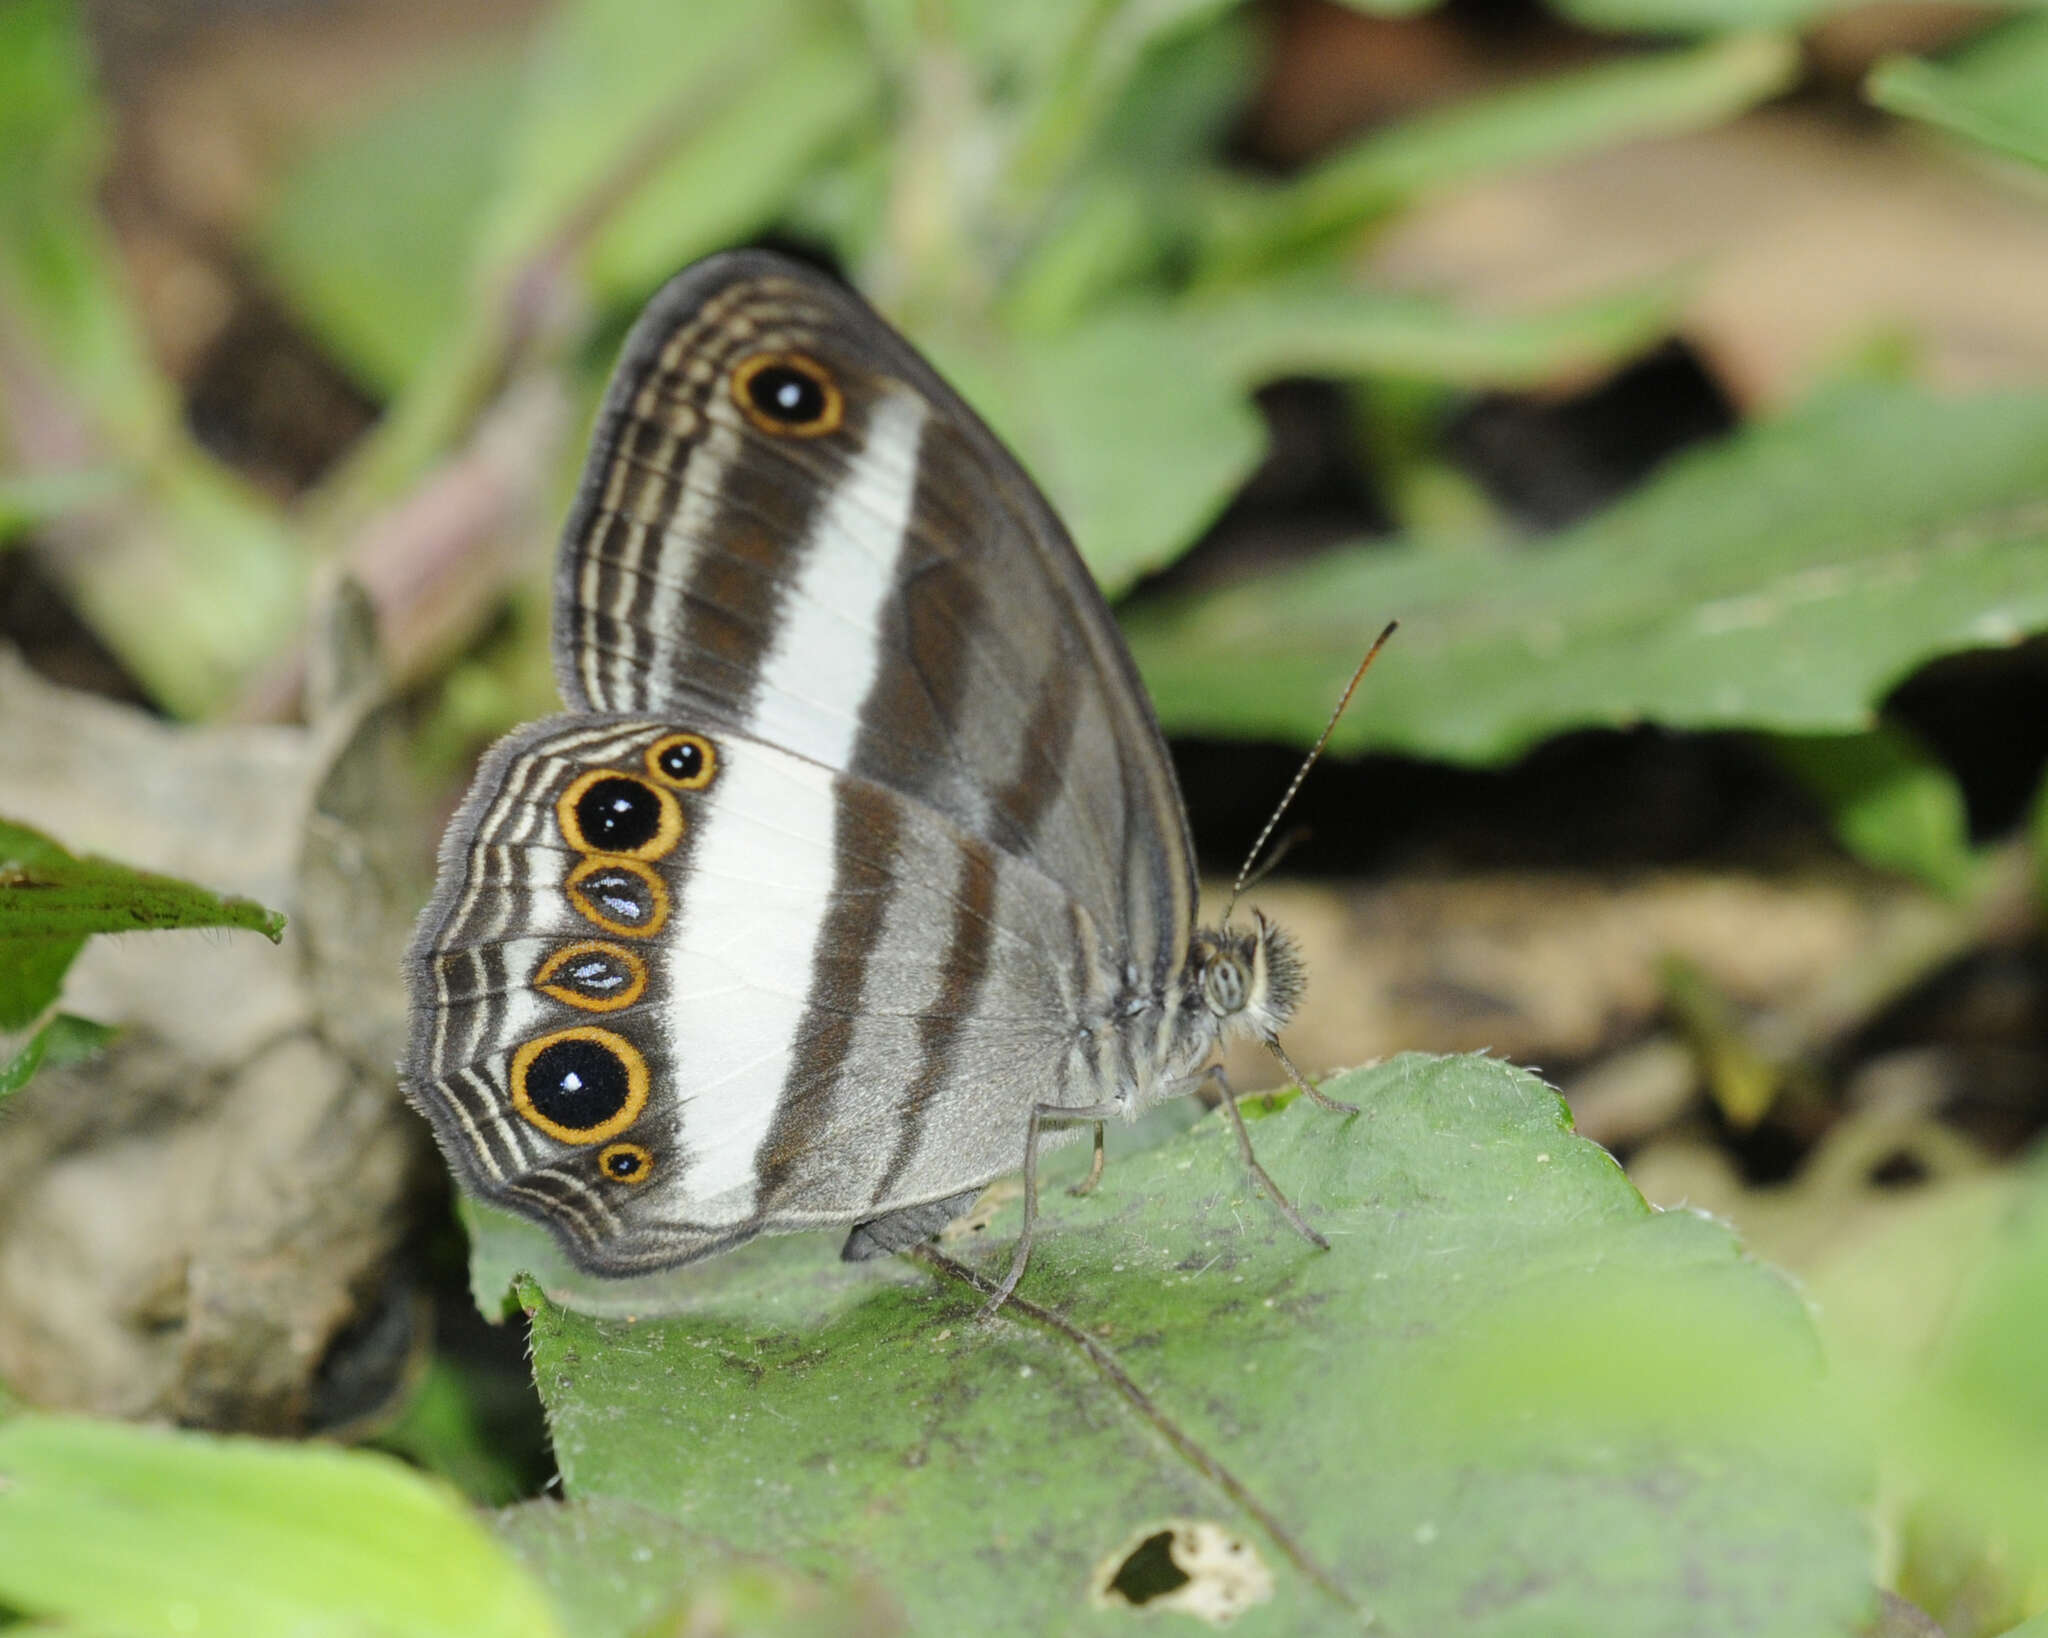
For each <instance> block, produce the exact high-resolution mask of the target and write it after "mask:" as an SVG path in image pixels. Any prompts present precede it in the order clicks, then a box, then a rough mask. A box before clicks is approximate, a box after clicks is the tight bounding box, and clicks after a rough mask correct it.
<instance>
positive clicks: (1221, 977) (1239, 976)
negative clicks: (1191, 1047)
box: [1202, 950, 1251, 1018]
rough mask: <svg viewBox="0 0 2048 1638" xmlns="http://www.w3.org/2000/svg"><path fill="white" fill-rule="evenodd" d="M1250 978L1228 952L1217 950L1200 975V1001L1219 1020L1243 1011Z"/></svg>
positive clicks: (1235, 958)
mask: <svg viewBox="0 0 2048 1638" xmlns="http://www.w3.org/2000/svg"><path fill="white" fill-rule="evenodd" d="M1250 982H1251V981H1250V978H1249V976H1248V975H1247V974H1246V972H1245V970H1244V963H1243V962H1242V961H1240V960H1238V958H1237V956H1236V955H1235V954H1233V953H1232V952H1231V951H1228V950H1219V951H1218V952H1217V953H1216V958H1215V959H1214V960H1213V961H1211V962H1210V963H1209V965H1208V967H1207V968H1205V969H1204V970H1203V973H1202V999H1203V1000H1204V1001H1206V1002H1208V1004H1209V1010H1210V1011H1211V1012H1213V1013H1215V1014H1216V1015H1217V1016H1218V1017H1219V1018H1227V1017H1229V1016H1230V1015H1231V1014H1232V1013H1235V1012H1242V1011H1244V1004H1245V997H1246V995H1247V993H1248V991H1249V988H1250Z"/></svg>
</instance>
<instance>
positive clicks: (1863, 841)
mask: <svg viewBox="0 0 2048 1638" xmlns="http://www.w3.org/2000/svg"><path fill="white" fill-rule="evenodd" d="M1773 749H1774V750H1775V751H1776V753H1777V755H1778V758H1779V760H1781V761H1782V762H1784V763H1785V765H1786V766H1787V767H1789V768H1790V769H1791V770H1792V771H1793V773H1795V774H1796V775H1797V776H1798V777H1799V778H1800V780H1801V781H1803V782H1804V783H1805V785H1806V787H1807V789H1808V790H1810V791H1812V792H1813V794H1814V795H1815V796H1816V797H1818V798H1819V799H1820V801H1821V802H1822V803H1823V804H1824V805H1825V806H1826V808H1827V810H1828V813H1829V815H1830V816H1831V817H1832V819H1833V820H1834V824H1835V831H1836V833H1837V834H1838V835H1839V836H1840V837H1841V839H1842V845H1843V846H1844V847H1846V848H1848V850H1849V851H1850V852H1851V853H1853V854H1855V855H1856V857H1857V858H1859V859H1861V860H1863V861H1864V863H1866V864H1870V865H1875V866H1876V867H1877V868H1878V869H1879V870H1893V871H1897V872H1899V873H1900V874H1902V875H1907V876H1912V877H1915V878H1917V879H1918V880H1920V881H1923V882H1925V883H1926V884H1927V885H1928V886H1929V887H1932V888H1933V889H1935V891H1937V892H1940V893H1947V894H1949V895H1951V896H1958V897H1959V896H1960V895H1962V894H1963V893H1964V892H1965V891H1967V890H1968V888H1969V886H1970V884H1971V883H1972V882H1973V881H1975V880H1976V877H1977V860H1976V858H1975V856H1974V855H1973V854H1972V853H1971V851H1970V816H1969V811H1968V809H1967V808H1966V807H1965V806H1964V803H1963V793H1962V790H1961V788H1960V787H1959V786H1958V785H1957V784H1956V781H1955V778H1954V776H1953V775H1952V774H1950V773H1949V771H1948V770H1947V769H1946V768H1944V767H1943V766H1942V765H1941V764H1940V763H1939V762H1937V761H1935V760H1934V759H1933V758H1932V757H1930V756H1929V755H1928V754H1927V752H1926V750H1925V749H1924V748H1922V747H1921V746H1920V745H1919V744H1917V743H1916V742H1915V741H1914V740H1913V739H1912V737H1911V736H1910V735H1908V734H1905V733H1903V732H1901V731H1899V730H1898V729H1894V728H1879V729H1877V730H1875V731H1873V732H1871V733H1867V734H1817V735H1804V736H1802V735H1789V734H1788V735H1781V736H1779V737H1778V738H1777V739H1776V740H1774V741H1773Z"/></svg>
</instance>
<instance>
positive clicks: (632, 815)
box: [576, 779, 661, 853]
mask: <svg viewBox="0 0 2048 1638" xmlns="http://www.w3.org/2000/svg"><path fill="white" fill-rule="evenodd" d="M576 822H577V825H578V827H579V828H580V829H581V830H582V832H583V839H584V840H585V841H586V842H588V843H590V845H591V846H593V847H594V848H596V849H597V850H598V852H600V853H631V852H632V851H633V849H635V848H636V847H645V846H646V845H647V843H648V841H649V839H650V838H652V837H653V836H654V835H655V833H656V832H658V831H659V830H660V829H661V801H660V798H658V797H657V796H656V795H655V794H654V792H652V791H651V790H649V789H648V788H647V787H646V786H645V785H643V784H641V783H640V781H639V780H637V779H600V780H599V781H598V782H597V783H596V784H595V785H592V786H591V787H590V789H589V790H587V791H585V792H584V793H583V794H582V796H581V797H579V798H578V799H577V802H576Z"/></svg>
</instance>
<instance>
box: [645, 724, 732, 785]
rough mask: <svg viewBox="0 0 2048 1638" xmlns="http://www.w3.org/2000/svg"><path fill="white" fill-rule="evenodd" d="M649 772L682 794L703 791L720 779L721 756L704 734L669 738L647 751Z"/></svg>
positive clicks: (678, 735)
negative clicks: (719, 762)
mask: <svg viewBox="0 0 2048 1638" xmlns="http://www.w3.org/2000/svg"><path fill="white" fill-rule="evenodd" d="M647 771H648V772H649V773H650V774H652V775H653V776H654V777H655V778H656V779H658V780H660V781H661V782H662V783H663V784H664V785H673V786H674V787H675V788H676V789H677V790H679V791H701V790H702V789H703V788H704V787H705V786H706V785H708V784H710V783H711V781H712V780H714V779H716V778H717V777H718V752H717V750H716V748H714V747H713V745H712V743H711V741H710V740H708V739H706V738H705V737H704V736H703V735H702V734H667V735H664V736H663V737H662V738H660V739H657V740H656V741H655V742H654V743H653V744H652V745H650V746H648V747H647Z"/></svg>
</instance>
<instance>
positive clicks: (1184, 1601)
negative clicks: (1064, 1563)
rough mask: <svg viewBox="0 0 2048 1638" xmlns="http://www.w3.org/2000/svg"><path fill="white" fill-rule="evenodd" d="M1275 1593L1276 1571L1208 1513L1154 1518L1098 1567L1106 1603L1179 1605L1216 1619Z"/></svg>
mask: <svg viewBox="0 0 2048 1638" xmlns="http://www.w3.org/2000/svg"><path fill="white" fill-rule="evenodd" d="M1272 1596H1273V1576H1272V1572H1271V1571H1269V1570H1268V1569H1267V1568H1266V1566H1265V1563H1264V1562H1263V1561H1262V1560H1261V1559H1260V1557H1259V1555H1258V1553H1257V1552H1256V1551H1255V1550H1254V1549H1253V1547H1252V1545H1251V1543H1250V1542H1248V1541H1246V1540H1245V1539H1244V1538H1243V1537H1242V1536H1239V1535H1236V1534H1233V1533H1232V1532H1231V1531H1229V1530H1226V1529H1224V1528H1223V1526H1222V1525H1220V1524H1211V1523H1209V1522H1207V1521H1205V1520H1200V1519H1168V1520H1165V1521H1164V1522H1162V1523H1159V1524H1153V1525H1148V1526H1147V1527H1146V1528H1145V1529H1143V1530H1141V1531H1139V1532H1138V1533H1137V1534H1136V1535H1134V1536H1133V1537H1131V1538H1130V1540H1128V1541H1127V1542H1125V1543H1124V1545H1123V1546H1122V1547H1121V1548H1119V1549H1118V1550H1117V1551H1116V1552H1114V1553H1112V1554H1110V1556H1109V1557H1108V1558H1106V1559H1104V1560H1103V1561H1102V1563H1101V1564H1100V1565H1099V1566H1098V1567H1097V1569H1096V1572H1095V1603H1096V1605H1097V1606H1098V1607H1099V1608H1105V1609H1107V1608H1118V1607H1120V1608H1123V1609H1143V1610H1146V1611H1147V1612H1148V1613H1151V1612H1155V1611H1159V1610H1173V1611H1176V1612H1178V1613H1179V1614H1181V1615H1192V1616H1193V1617H1195V1619H1196V1620H1198V1621H1206V1622H1208V1624H1209V1625H1210V1626H1212V1627H1220V1626H1224V1625H1226V1624H1228V1623H1229V1622H1231V1621H1235V1620H1236V1619H1237V1618H1238V1617H1239V1616H1240V1615H1242V1614H1244V1612H1245V1611H1246V1610H1247V1609H1249V1608H1250V1607H1251V1606H1252V1605H1254V1604H1263V1603H1264V1602H1265V1601H1266V1600H1267V1599H1269V1598H1271V1597H1272Z"/></svg>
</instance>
